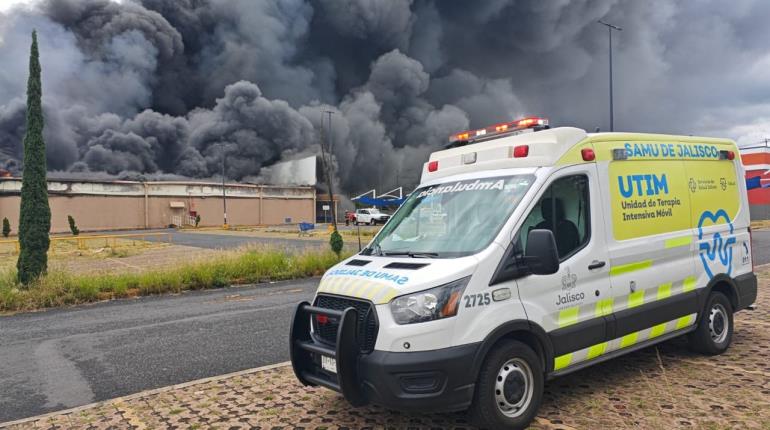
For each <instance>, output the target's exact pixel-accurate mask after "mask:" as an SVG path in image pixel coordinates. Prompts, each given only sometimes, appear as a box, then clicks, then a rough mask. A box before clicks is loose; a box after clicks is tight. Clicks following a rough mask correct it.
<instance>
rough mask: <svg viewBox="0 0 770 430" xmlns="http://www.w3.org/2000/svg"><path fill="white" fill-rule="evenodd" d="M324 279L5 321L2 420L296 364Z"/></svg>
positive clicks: (1, 332)
mask: <svg viewBox="0 0 770 430" xmlns="http://www.w3.org/2000/svg"><path fill="white" fill-rule="evenodd" d="M317 285H318V279H307V280H300V281H291V282H279V283H274V284H264V285H257V286H249V287H236V288H226V289H221V290H213V291H201V292H191V293H185V294H182V295H177V296H162V297H146V298H140V299H135V300H118V301H113V302H103V303H98V304H94V305H88V306H79V307H72V308H65V309H57V310H50V311H45V312H37V313H25V314H18V315H14V316H6V317H2V316H0V422H5V421H11V420H15V419H20V418H25V417H29V416H34V415H39V414H42V413H46V412H51V411H56V410H61V409H66V408H70V407H74V406H79V405H84V404H88V403H92V402H96V401H100V400H106V399H110V398H113V397H117V396H123V395H127V394H131V393H136V392H139V391H143V390H147V389H152V388H158V387H163V386H167V385H172V384H178V383H181V382H186V381H191V380H195V379H200V378H205V377H209V376H215V375H220V374H223V373H229V372H235V371H238V370H243V369H248V368H252V367H258V366H263V365H267V364H272V363H278V362H282V361H286V360H288V347H287V345H288V334H289V333H288V332H289V330H288V327H289V321H290V319H291V315H292V311H293V309H294V306H295V305H296V303H298V302H300V301H302V300H309V299H311V298H312V295H313V292H314V291H315V288H316V286H317Z"/></svg>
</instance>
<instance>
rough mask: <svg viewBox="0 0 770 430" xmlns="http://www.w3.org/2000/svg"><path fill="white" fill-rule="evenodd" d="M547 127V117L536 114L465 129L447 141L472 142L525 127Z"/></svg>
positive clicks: (524, 128)
mask: <svg viewBox="0 0 770 430" xmlns="http://www.w3.org/2000/svg"><path fill="white" fill-rule="evenodd" d="M544 128H548V119H547V118H540V117H536V116H531V117H526V118H521V119H517V120H516V121H511V122H504V123H501V124H495V125H490V126H489V127H486V128H480V129H478V130H466V131H461V132H459V133H455V134H453V135H451V136H449V143H450V144H452V143H455V142H472V141H474V140H478V139H482V138H483V139H488V138H489V137H491V136H495V135H500V134H507V133H513V132H515V131H520V130H526V129H535V130H537V129H544Z"/></svg>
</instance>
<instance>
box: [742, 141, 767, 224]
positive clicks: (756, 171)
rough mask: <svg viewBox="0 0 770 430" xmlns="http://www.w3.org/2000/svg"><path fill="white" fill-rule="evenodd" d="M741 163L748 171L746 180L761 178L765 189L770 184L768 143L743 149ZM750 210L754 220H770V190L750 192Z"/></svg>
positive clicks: (760, 189)
mask: <svg viewBox="0 0 770 430" xmlns="http://www.w3.org/2000/svg"><path fill="white" fill-rule="evenodd" d="M741 161H743V166H744V168H745V169H746V179H751V178H756V177H759V178H760V181H761V184H762V185H763V186H765V187H766V186H767V185H768V183H770V175H769V173H770V146H768V144H767V143H765V144H764V145H755V146H749V147H744V148H741ZM749 210H750V212H751V219H752V220H764V219H770V188H755V189H752V190H749Z"/></svg>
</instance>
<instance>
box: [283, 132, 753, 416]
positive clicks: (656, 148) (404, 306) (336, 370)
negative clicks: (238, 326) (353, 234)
mask: <svg viewBox="0 0 770 430" xmlns="http://www.w3.org/2000/svg"><path fill="white" fill-rule="evenodd" d="M535 130H536V131H535ZM451 141H452V142H453V145H454V147H452V148H450V149H446V150H442V151H438V152H435V153H433V154H431V156H430V159H429V161H428V162H427V163H425V165H424V168H423V174H422V179H421V184H420V186H419V187H418V188H417V189H416V190H415V191H414V192H413V193H412V194H411V195H410V196H409V198H408V199H407V200H406V201H405V202H404V204H403V205H402V206H401V207H400V208H399V209H398V211H397V212H396V213H395V214H394V215H393V217H392V219H391V220H390V221H389V222H388V223H387V224H386V225H385V226H384V227H383V229H382V230H381V231H380V232H379V233H378V234H377V236H376V237H375V238H374V239H373V240H372V242H371V243H369V245H368V246H367V247H366V248H365V249H364V250H363V251H362V252H361V253H359V254H358V255H355V256H353V257H351V258H349V259H347V260H345V261H343V262H341V263H340V264H338V265H337V266H335V267H333V268H332V269H330V270H329V271H328V272H326V274H325V275H324V277H323V279H322V281H321V284H320V286H319V288H318V292H317V294H316V297H315V299H314V301H313V303H312V305H311V304H310V303H307V302H305V303H301V304H300V305H299V306H298V307H297V310H296V312H295V316H294V320H293V325H292V329H291V359H292V364H293V367H294V371H295V373H296V375H297V378H299V380H300V381H301V382H302V383H304V384H306V385H320V386H324V387H327V388H331V389H332V390H336V391H339V392H341V393H342V394H343V395H344V397H345V398H346V399H347V400H348V401H349V402H350V403H351V404H353V405H363V404H366V403H368V402H373V403H377V404H381V405H384V406H386V407H388V408H394V409H404V410H417V411H429V410H443V411H455V410H464V409H468V408H470V410H471V414H472V416H473V417H474V419H475V420H477V421H478V423H479V425H480V426H482V427H485V428H491V429H519V428H524V427H526V426H527V424H528V423H529V422H530V421H531V420H532V419H533V418H534V417H535V414H536V413H537V409H538V407H539V405H540V401H541V398H542V395H543V384H544V381H545V380H546V379H550V378H554V377H558V376H561V375H564V374H567V373H570V372H574V371H575V370H578V369H581V368H584V367H586V366H590V365H592V364H594V363H598V362H601V361H604V360H608V359H611V358H613V357H616V356H618V355H621V354H625V353H628V352H631V351H635V350H638V349H640V348H644V347H647V346H649V345H652V344H655V343H658V342H662V341H665V340H668V339H671V338H673V337H676V336H681V335H687V336H688V338H689V342H690V345H691V346H692V347H693V349H695V350H697V351H700V352H702V353H705V354H719V353H722V352H724V351H725V350H726V349H727V348H728V346H729V345H730V342H731V339H732V334H733V313H734V312H736V311H739V310H741V309H745V308H746V307H748V306H750V305H751V304H752V303H753V302H754V300H755V299H756V294H757V280H756V276H755V275H754V273H753V267H752V264H753V262H752V254H751V239H750V229H749V210H748V199H747V194H746V184H745V181H744V179H743V178H744V170H743V166H742V165H741V163H740V161H739V160H740V157H737V155H736V154H738V148H737V147H736V145H735V143H734V142H732V141H730V140H724V139H711V138H700V137H691V136H668V135H655V134H636V133H633V134H632V133H597V134H588V133H586V132H585V131H583V130H579V129H576V128H555V129H548V128H547V121H546V120H544V119H540V118H526V119H523V120H520V121H515V122H512V123H508V124H498V125H495V126H492V127H488V128H486V129H481V130H474V131H470V132H463V133H458V134H456V135H454V136H453V137H452V139H451Z"/></svg>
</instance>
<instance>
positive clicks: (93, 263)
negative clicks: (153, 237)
mask: <svg viewBox="0 0 770 430" xmlns="http://www.w3.org/2000/svg"><path fill="white" fill-rule="evenodd" d="M146 243H147V245H146V246H139V245H135V246H118V247H116V248H110V247H103V248H99V247H94V248H88V249H85V250H81V251H71V250H68V251H67V252H57V253H50V254H49V257H48V266H49V268H52V269H62V270H66V271H69V272H72V273H78V274H88V273H126V272H141V271H146V270H152V269H158V268H162V267H169V266H171V265H176V264H180V263H187V262H192V261H195V260H198V259H202V258H206V257H207V256H211V255H216V254H218V253H221V251H217V250H213V249H202V248H194V247H190V246H182V245H173V244H166V243H150V242H146ZM17 258H18V256H17V255H15V254H8V253H6V254H2V255H0V270H6V269H10V268H12V267H15V266H16V260H17Z"/></svg>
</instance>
